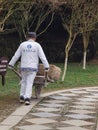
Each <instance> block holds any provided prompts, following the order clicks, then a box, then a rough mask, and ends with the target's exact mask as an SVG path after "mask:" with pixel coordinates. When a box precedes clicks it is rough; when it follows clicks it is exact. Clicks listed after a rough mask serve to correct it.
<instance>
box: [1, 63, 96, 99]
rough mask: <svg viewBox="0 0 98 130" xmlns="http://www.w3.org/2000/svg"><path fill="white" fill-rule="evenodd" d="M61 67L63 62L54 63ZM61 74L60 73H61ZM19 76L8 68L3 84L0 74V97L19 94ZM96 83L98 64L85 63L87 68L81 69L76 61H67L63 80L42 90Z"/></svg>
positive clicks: (88, 85) (85, 85)
mask: <svg viewBox="0 0 98 130" xmlns="http://www.w3.org/2000/svg"><path fill="white" fill-rule="evenodd" d="M56 65H57V66H58V67H60V68H61V69H62V72H63V64H56ZM61 76H62V74H61ZM19 82H20V80H19V78H18V77H17V76H16V75H15V73H14V72H12V71H11V70H9V69H8V71H7V74H6V77H5V86H2V84H1V76H0V98H2V97H4V96H5V95H8V96H15V95H19V90H20V85H19ZM97 85H98V65H96V64H87V69H86V70H83V69H82V65H81V64H78V63H69V64H68V69H67V73H66V77H65V80H64V82H61V78H60V80H59V81H56V82H54V83H50V84H49V85H48V86H47V87H46V88H44V89H43V92H49V91H54V90H59V89H67V88H76V87H90V86H97Z"/></svg>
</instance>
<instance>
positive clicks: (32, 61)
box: [9, 39, 49, 70]
mask: <svg viewBox="0 0 98 130" xmlns="http://www.w3.org/2000/svg"><path fill="white" fill-rule="evenodd" d="M19 57H21V65H20V66H21V69H34V70H37V69H38V64H39V58H40V59H41V61H42V63H43V65H44V67H45V68H49V63H48V61H47V59H46V56H45V54H44V52H43V49H42V47H41V46H40V44H39V43H37V42H35V41H33V40H32V39H30V40H28V41H25V42H22V43H21V44H20V46H19V48H18V49H17V51H16V52H15V55H14V56H13V57H12V59H11V61H10V62H9V65H12V66H14V64H15V63H16V61H17V60H18V59H19Z"/></svg>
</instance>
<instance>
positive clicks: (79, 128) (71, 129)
mask: <svg viewBox="0 0 98 130" xmlns="http://www.w3.org/2000/svg"><path fill="white" fill-rule="evenodd" d="M58 130H89V129H86V128H81V127H66V128H65V127H61V128H58Z"/></svg>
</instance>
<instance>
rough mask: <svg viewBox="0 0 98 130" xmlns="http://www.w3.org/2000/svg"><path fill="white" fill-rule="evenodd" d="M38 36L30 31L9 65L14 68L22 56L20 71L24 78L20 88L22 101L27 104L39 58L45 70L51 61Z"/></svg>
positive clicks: (28, 103)
mask: <svg viewBox="0 0 98 130" xmlns="http://www.w3.org/2000/svg"><path fill="white" fill-rule="evenodd" d="M36 37H37V36H36V33H35V32H29V33H28V34H27V41H24V42H22V43H21V44H20V46H19V47H18V49H17V51H16V52H15V54H14V56H13V57H12V59H11V60H10V62H9V64H8V67H9V68H10V69H12V67H14V65H15V63H16V62H17V60H18V59H19V58H21V61H20V71H21V77H22V79H21V88H20V103H25V105H30V100H31V96H32V86H33V82H34V79H35V76H36V74H37V71H38V64H39V59H40V60H41V62H42V63H43V65H44V69H45V71H48V70H49V63H48V61H47V58H46V56H45V54H44V51H43V49H42V47H41V45H40V44H39V43H37V42H36Z"/></svg>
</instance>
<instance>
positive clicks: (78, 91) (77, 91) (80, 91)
mask: <svg viewBox="0 0 98 130" xmlns="http://www.w3.org/2000/svg"><path fill="white" fill-rule="evenodd" d="M71 92H72V93H76V94H87V93H88V92H86V91H82V90H71Z"/></svg>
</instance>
